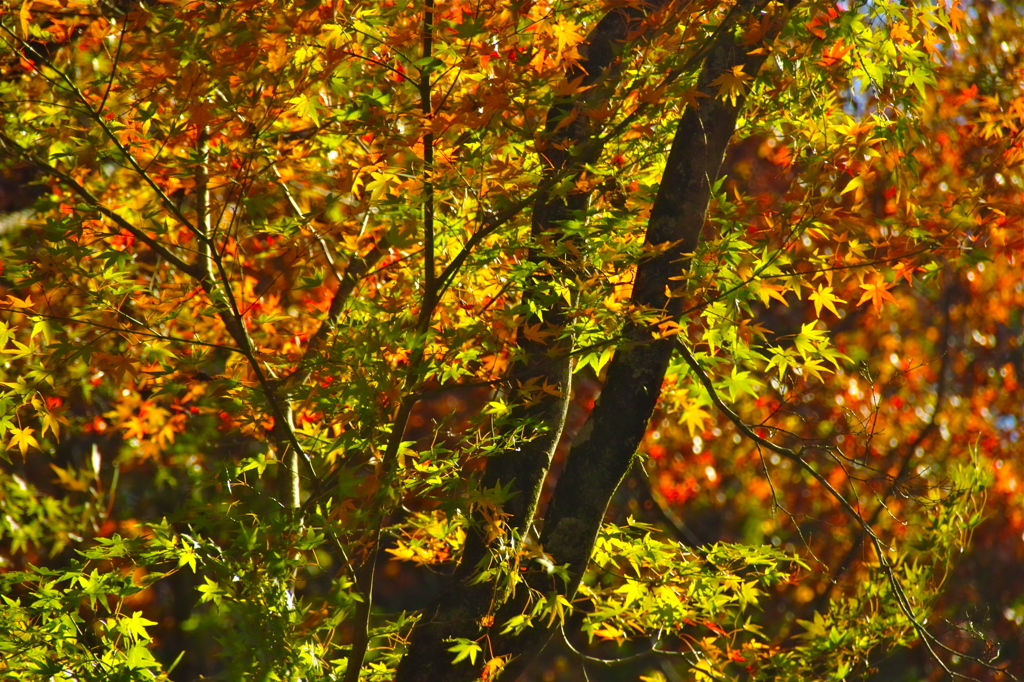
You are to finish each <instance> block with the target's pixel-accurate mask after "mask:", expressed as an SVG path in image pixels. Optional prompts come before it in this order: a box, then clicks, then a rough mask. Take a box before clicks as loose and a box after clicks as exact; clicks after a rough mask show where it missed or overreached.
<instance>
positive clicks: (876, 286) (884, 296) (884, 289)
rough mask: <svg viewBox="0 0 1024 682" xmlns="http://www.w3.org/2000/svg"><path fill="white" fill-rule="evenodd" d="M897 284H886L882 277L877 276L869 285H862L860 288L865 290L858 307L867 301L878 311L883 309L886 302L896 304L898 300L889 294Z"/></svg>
mask: <svg viewBox="0 0 1024 682" xmlns="http://www.w3.org/2000/svg"><path fill="white" fill-rule="evenodd" d="M894 284H895V283H888V282H886V281H885V280H884V279H883V278H882V276H881V275H875V276H874V278H873V279H872V280H871V281H870V282H867V283H864V284H861V285H860V288H861V289H863V290H864V293H863V294H862V295H861V297H860V300H859V301H857V305H861V304H862V303H865V302H867V301H871V304H872V305H873V306H874V308H875V309H876V310H880V309H881V308H882V304H883V303H885V302H886V301H892V302H893V303H895V302H896V299H895V298H893V297H892V294H890V293H889V289H891V288H892V287H893V286H894Z"/></svg>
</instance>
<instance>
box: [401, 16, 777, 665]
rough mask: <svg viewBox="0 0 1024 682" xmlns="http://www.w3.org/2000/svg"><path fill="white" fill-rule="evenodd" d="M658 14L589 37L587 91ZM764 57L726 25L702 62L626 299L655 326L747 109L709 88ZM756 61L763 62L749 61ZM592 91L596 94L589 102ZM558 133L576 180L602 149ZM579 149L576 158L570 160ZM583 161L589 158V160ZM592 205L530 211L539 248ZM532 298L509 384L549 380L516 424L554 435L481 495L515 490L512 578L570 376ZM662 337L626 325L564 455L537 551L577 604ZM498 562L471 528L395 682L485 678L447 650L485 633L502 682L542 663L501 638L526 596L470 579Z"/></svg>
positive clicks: (671, 304)
mask: <svg viewBox="0 0 1024 682" xmlns="http://www.w3.org/2000/svg"><path fill="white" fill-rule="evenodd" d="M653 7H654V6H653V5H647V6H645V7H644V8H643V10H638V9H636V8H630V9H620V10H615V11H613V12H611V13H610V14H609V15H608V16H607V17H605V19H604V20H602V21H601V22H600V23H599V24H598V25H597V26H596V27H595V29H594V31H593V32H592V33H591V35H590V36H589V37H588V40H587V47H588V49H587V52H586V54H587V59H586V60H585V62H584V64H583V66H582V70H583V72H585V74H586V77H585V80H584V84H585V85H586V84H587V81H586V78H590V79H595V78H602V79H605V80H608V79H610V78H611V77H612V76H614V75H617V74H615V61H614V60H615V56H616V55H617V52H618V51H617V50H616V49H615V48H616V44H617V43H618V44H621V43H623V42H624V41H625V39H626V36H627V35H628V34H629V31H630V30H631V29H634V28H635V27H636V25H637V24H638V22H639V21H641V20H642V19H643V16H644V14H643V13H644V12H649V11H650V10H651V9H653ZM741 11H747V12H752V3H750V2H747V3H744V6H743V9H742V10H741ZM774 35H775V33H772V34H771V35H769V36H766V37H765V38H763V40H770V39H771V38H772V37H774ZM762 46H763V45H762V43H761V42H758V44H755V45H750V44H743V42H742V41H741V40H740V39H739V38H737V37H736V36H735V35H734V29H733V28H732V27H731V26H730V27H728V28H727V29H726V30H724V31H722V32H721V33H720V34H719V35H718V36H717V37H716V39H715V42H714V44H713V45H712V46H711V48H710V49H709V50H708V51H707V55H706V57H705V59H704V65H703V68H702V70H701V73H700V77H699V80H698V89H699V91H700V92H701V93H703V94H704V95H705V97H703V98H702V99H701V100H700V105H699V107H696V108H694V107H690V108H688V109H687V111H686V112H685V114H684V115H683V117H682V119H681V120H680V123H679V126H678V128H677V132H676V135H675V138H674V140H673V143H672V147H671V150H670V153H669V158H668V161H667V164H666V167H665V171H664V174H663V178H662V182H661V186H660V188H659V192H658V195H657V197H656V199H655V203H654V205H653V207H652V211H651V217H650V220H649V223H648V230H647V235H646V244H647V246H648V247H649V248H650V252H651V253H653V255H652V256H651V257H649V258H647V259H646V260H644V261H642V262H641V263H640V264H639V266H638V269H637V277H636V282H635V284H634V288H633V293H632V303H633V306H634V307H635V308H638V309H644V310H648V311H656V312H657V313H659V317H660V320H659V321H663V320H666V319H670V320H677V319H678V318H679V316H680V314H681V311H682V300H681V298H679V297H672V296H669V295H668V294H667V293H666V292H667V289H668V287H671V286H673V285H674V284H676V280H678V278H679V276H681V275H683V274H685V273H686V272H687V270H688V269H689V261H690V258H691V255H692V254H693V252H694V251H696V249H697V247H698V246H699V243H700V234H701V230H702V229H703V226H704V221H705V216H706V212H707V207H708V204H709V201H710V197H711V186H712V184H713V182H714V181H715V180H716V179H717V177H718V173H719V169H720V166H721V163H722V160H723V158H724V156H725V150H726V147H727V145H728V143H729V140H730V138H731V137H732V135H733V133H734V131H735V127H736V119H737V116H738V112H739V110H740V109H741V107H742V106H743V101H744V100H743V98H742V97H740V98H737V99H735V100H732V101H729V100H722V99H718V98H717V95H718V92H717V88H716V87H715V86H714V85H712V82H713V81H714V80H715V79H717V78H718V77H719V76H721V75H722V74H723V73H726V72H729V71H731V70H732V69H733V67H735V66H738V65H742V66H743V68H744V72H745V73H747V74H748V75H750V76H753V75H756V73H757V71H758V69H759V68H760V66H761V64H762V63H763V61H764V59H765V55H766V50H763V49H762V50H756V48H758V47H762ZM751 51H755V52H756V54H753V55H751V54H749V53H750V52H751ZM569 76H570V77H572V74H569ZM597 90H598V88H596V87H595V88H591V89H590V90H587V91H584V92H586V93H594V92H596V91H597ZM591 96H592V95H591ZM580 106H585V99H584V97H580V98H578V99H576V100H575V101H568V102H567V101H563V102H560V103H557V104H556V105H555V106H554V107H553V108H552V111H551V113H550V114H549V121H548V129H549V130H556V129H557V123H558V121H560V120H562V118H563V116H564V115H567V114H568V113H569V112H570V111H571V109H572V108H573V107H580ZM562 130H563V131H564V132H562V133H561V139H558V140H557V141H558V143H559V144H550V145H548V146H547V147H545V149H543V150H542V153H544V154H545V158H546V160H547V162H548V164H549V168H548V170H549V172H550V173H566V172H567V171H568V174H571V175H576V174H578V172H579V170H581V169H582V166H583V164H584V163H585V162H586V161H588V160H589V159H590V158H592V156H591V154H592V153H593V154H596V153H597V152H598V151H599V149H598V148H596V146H595V147H592V150H593V151H592V152H591V150H586V147H585V145H586V144H587V143H588V142H590V143H591V144H593V141H592V136H593V133H592V131H590V129H589V123H588V122H587V119H586V117H585V116H582V115H580V116H577V117H576V119H575V120H574V122H573V123H572V124H570V125H569V126H565V127H564V128H563V129H562ZM552 137H553V138H555V137H556V136H555V135H552ZM571 147H575V149H574V150H573V151H575V154H574V153H573V151H570V148H571ZM582 150H586V151H584V152H583V153H581V151H582ZM586 201H587V196H586V195H581V194H573V193H571V194H570V195H569V196H568V197H566V198H565V199H562V198H558V197H552V196H547V197H542V198H541V199H540V200H538V202H537V204H536V206H535V209H534V221H533V233H534V237H535V239H538V240H539V241H540V242H541V243H542V244H543V243H544V242H545V240H551V239H557V238H560V229H559V228H560V226H561V225H562V224H564V222H565V221H566V220H568V219H571V218H572V217H573V215H574V213H576V212H578V211H580V210H582V209H583V208H585V206H586ZM531 258H532V259H534V262H535V263H537V264H538V265H539V266H540V265H549V266H553V267H556V268H557V267H558V265H559V264H558V263H557V262H553V261H551V259H550V258H548V256H546V255H545V254H544V253H542V251H541V250H540V249H535V250H534V251H532V252H531ZM542 272H543V271H542ZM548 272H549V273H550V271H548ZM546 276H548V275H539V277H541V278H543V277H546ZM525 296H538V297H542V298H541V300H538V301H537V302H538V303H541V304H542V306H543V307H542V309H544V310H545V315H544V325H545V326H544V328H543V329H542V331H544V332H545V333H548V332H550V335H549V336H547V337H546V338H548V339H551V341H550V342H544V343H541V342H523V343H521V345H520V348H521V350H522V351H523V354H524V357H525V358H526V359H525V361H524V362H523V364H522V365H521V366H520V367H518V368H516V369H515V370H514V371H515V372H516V374H515V376H516V378H517V379H518V380H520V381H522V380H523V378H528V379H534V380H539V381H547V383H548V384H550V385H554V386H556V387H557V392H558V395H557V396H551V397H547V398H543V399H542V400H541V401H540V402H539V403H535V404H534V405H532V406H531V407H526V408H517V409H518V410H522V411H521V412H520V413H517V414H516V417H517V418H518V417H522V418H527V419H534V420H536V419H537V418H538V417H539V418H540V419H542V420H547V423H546V426H545V427H544V428H541V429H539V430H538V431H537V432H536V433H535V434H533V437H532V438H531V439H529V440H528V441H527V442H525V443H524V444H523V445H522V446H520V447H518V448H515V449H510V450H508V451H506V452H504V453H502V454H500V455H497V456H495V457H493V458H492V459H491V460H489V461H488V464H487V468H486V471H485V474H484V478H483V484H484V486H486V487H494V486H496V485H503V486H509V489H510V491H511V493H512V498H511V499H510V500H509V502H508V503H507V504H506V505H505V508H504V509H503V511H504V512H505V513H507V514H509V515H510V516H509V517H508V519H507V524H508V527H509V528H508V531H507V532H508V533H510V534H511V535H510V537H511V538H512V545H511V547H508V546H506V548H505V549H504V550H503V552H502V553H503V558H504V560H505V561H506V562H507V564H509V565H506V567H505V568H506V570H507V571H509V572H512V573H515V572H517V571H518V569H519V567H518V566H516V565H515V560H516V556H515V555H516V553H517V550H518V549H519V547H520V546H521V543H522V540H523V538H524V536H525V534H526V533H527V532H528V531H529V529H530V527H531V524H532V523H533V519H534V515H535V511H536V504H537V498H538V496H539V493H540V489H541V486H542V484H543V481H544V477H545V476H546V475H547V471H548V467H549V466H550V461H551V455H552V453H553V452H554V448H555V446H556V445H557V442H558V436H559V435H560V433H561V428H562V424H563V422H564V419H565V409H566V401H567V399H568V393H569V375H570V371H571V368H570V364H569V359H568V357H567V351H568V348H567V345H568V344H569V340H568V339H565V338H563V337H564V334H563V333H562V332H564V328H565V324H566V323H567V321H568V320H567V317H566V315H567V312H568V311H567V310H566V309H565V304H564V303H562V302H555V300H554V298H552V297H551V296H550V292H549V288H548V287H547V286H545V283H544V282H543V281H542V279H535V281H534V282H533V283H532V285H531V288H530V290H528V291H527V292H525V293H524V297H525ZM544 304H547V305H544ZM655 332H656V324H648V325H641V324H636V323H633V322H629V323H627V324H626V325H625V327H624V329H623V338H624V344H623V345H622V346H621V347H620V348H619V349H618V350H617V351H616V353H615V356H614V357H613V359H612V361H611V363H610V365H609V368H608V373H607V378H606V381H605V386H604V388H603V390H602V394H601V396H600V398H599V400H598V402H597V404H596V405H595V408H594V411H593V412H592V413H591V415H590V418H589V419H588V422H587V424H586V425H585V426H584V428H583V430H582V431H581V433H580V434H579V436H578V437H577V440H576V442H575V443H574V444H573V446H572V448H571V450H570V453H569V456H568V460H567V462H566V468H565V469H564V470H563V472H562V473H561V475H560V476H559V481H558V485H557V487H556V490H555V494H554V497H553V498H552V501H551V504H550V506H549V508H548V510H547V515H546V518H545V523H544V528H543V532H542V534H541V538H540V540H541V545H542V547H543V550H544V551H545V552H546V553H547V554H549V555H551V556H552V558H553V560H554V563H555V564H556V565H560V566H562V565H564V566H567V568H568V574H569V581H568V583H566V584H561V585H555V589H556V590H557V591H558V592H559V593H561V594H564V595H566V596H568V597H570V598H571V597H572V596H573V595H574V594H575V592H576V589H577V588H578V586H579V582H580V579H581V578H582V576H583V572H584V570H585V569H586V566H587V564H588V562H589V559H590V555H591V552H592V550H593V546H594V542H595V540H596V537H597V533H598V531H599V530H600V527H601V524H602V523H603V521H604V514H605V510H606V508H607V505H608V502H609V500H610V499H611V496H612V494H613V493H614V492H615V489H616V488H617V487H618V484H619V482H620V481H621V480H622V478H623V476H624V475H625V474H626V472H627V471H628V469H629V466H630V464H631V462H632V460H633V456H634V454H635V452H636V448H637V446H638V445H639V443H640V441H641V439H642V437H643V434H644V432H645V430H646V428H647V424H648V421H649V420H650V417H651V414H652V412H653V410H654V406H655V403H656V402H657V399H658V396H659V394H660V391H661V384H662V381H663V380H664V376H665V371H666V368H667V367H668V362H669V358H670V356H671V354H672V349H673V344H674V341H673V339H671V338H660V339H659V338H655ZM506 540H507V538H506ZM510 549H511V551H510ZM493 556H494V555H493V554H492V550H491V547H490V546H489V543H488V542H487V538H486V537H485V536H484V534H483V531H482V526H481V524H474V528H473V529H472V530H471V531H470V532H469V533H468V534H467V540H466V547H465V550H464V553H463V557H462V560H461V562H460V564H459V566H458V568H457V569H456V572H455V575H454V576H453V579H452V581H451V584H450V586H449V587H448V588H447V589H446V590H444V592H443V593H442V596H441V598H440V600H439V602H438V603H437V604H436V605H435V607H433V608H432V609H430V610H428V612H427V613H426V614H425V615H424V617H423V619H422V620H421V622H420V623H419V624H418V625H417V627H416V628H415V629H414V630H413V633H412V636H411V639H410V644H409V649H408V652H407V654H406V656H405V657H404V659H403V660H402V662H401V664H400V666H399V669H398V675H397V678H396V679H397V680H398V682H435V681H438V682H440V681H445V682H463V681H467V682H468V681H469V680H474V679H477V678H478V677H479V676H480V667H479V665H472V664H470V663H469V661H464V662H463V663H460V664H459V665H457V666H456V665H452V663H451V661H452V659H453V658H454V655H453V654H452V653H451V652H449V651H448V647H450V646H451V644H450V642H446V641H445V640H450V639H451V638H466V639H474V640H478V639H481V638H482V636H483V635H486V638H487V640H486V646H485V650H487V649H489V651H488V652H487V656H485V658H487V657H490V656H495V657H505V660H506V664H505V667H504V669H503V672H502V673H501V678H502V679H514V678H515V677H517V676H518V675H519V674H520V673H521V672H522V671H523V670H525V668H526V666H527V665H529V663H530V662H531V661H532V660H533V658H534V657H535V656H536V655H537V654H538V653H539V652H540V650H541V649H542V648H543V646H544V645H545V644H546V642H547V640H548V639H549V638H550V635H551V632H552V630H551V628H547V627H544V626H542V625H540V624H538V625H535V626H534V627H531V628H528V629H526V630H525V631H524V632H522V633H520V634H518V635H515V636H513V635H508V636H502V635H501V634H500V631H501V629H502V628H503V625H504V623H506V622H507V621H508V619H509V618H511V617H513V616H515V615H518V614H520V613H523V612H525V611H527V610H528V609H527V606H526V604H527V600H528V595H527V592H528V590H526V589H523V588H520V589H519V590H517V592H516V593H515V594H512V595H510V594H506V593H504V592H502V591H501V590H500V588H499V587H498V586H497V585H496V582H495V581H494V580H487V581H474V578H475V577H476V576H477V575H478V571H479V568H480V566H481V565H482V564H484V563H486V562H487V561H488V560H489V559H493ZM525 576H526V579H527V581H528V582H529V583H530V584H531V587H533V588H534V589H536V590H538V591H540V592H542V593H550V592H551V590H552V577H551V576H550V575H548V574H546V573H540V572H536V573H531V572H527V573H525Z"/></svg>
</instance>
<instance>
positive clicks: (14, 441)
mask: <svg viewBox="0 0 1024 682" xmlns="http://www.w3.org/2000/svg"><path fill="white" fill-rule="evenodd" d="M33 433H35V429H29V428H24V429H19V428H18V427H16V426H12V427H11V439H10V440H9V441H8V442H7V447H9V448H11V449H12V450H13V449H14V448H18V449H19V450H21V456H22V457H24V456H25V454H26V453H27V452H28V449H29V448H38V447H39V441H37V440H36V437H35V436H33V435H32V434H33Z"/></svg>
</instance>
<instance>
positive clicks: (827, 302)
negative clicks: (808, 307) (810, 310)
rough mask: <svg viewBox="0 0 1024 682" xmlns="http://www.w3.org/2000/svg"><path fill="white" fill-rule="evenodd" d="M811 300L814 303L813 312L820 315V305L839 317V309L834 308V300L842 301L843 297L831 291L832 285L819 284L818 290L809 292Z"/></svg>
mask: <svg viewBox="0 0 1024 682" xmlns="http://www.w3.org/2000/svg"><path fill="white" fill-rule="evenodd" d="M810 299H811V301H812V302H813V303H814V314H815V315H821V309H822V307H825V308H828V309H829V310H830V311H832V314H833V315H835V316H836V317H839V311H838V310H836V306H835V304H836V302H837V301H838V302H839V303H844V301H843V299H841V298H839V297H838V296H836V295H835V294H834V293H832V287H827V286H820V287H818V290H817V291H815V292H814V293H812V294H811V296H810Z"/></svg>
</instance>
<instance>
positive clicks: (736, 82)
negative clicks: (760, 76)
mask: <svg viewBox="0 0 1024 682" xmlns="http://www.w3.org/2000/svg"><path fill="white" fill-rule="evenodd" d="M750 80H753V76H751V75H750V74H747V73H743V65H742V64H737V65H736V66H734V67H732V69H731V70H730V71H726V72H725V73H723V74H722V75H721V76H719V77H718V78H716V79H715V80H713V81H711V85H717V86H718V97H719V99H728V100H729V102H730V103H731V104H732V105H733V106H736V100H737V98H739V97H742V96H743V95H744V93H746V91H747V81H750Z"/></svg>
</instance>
